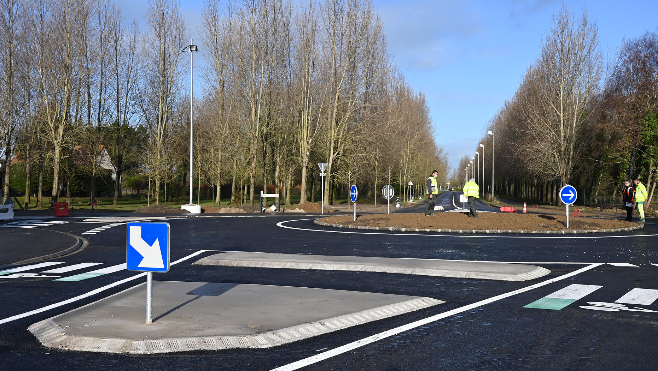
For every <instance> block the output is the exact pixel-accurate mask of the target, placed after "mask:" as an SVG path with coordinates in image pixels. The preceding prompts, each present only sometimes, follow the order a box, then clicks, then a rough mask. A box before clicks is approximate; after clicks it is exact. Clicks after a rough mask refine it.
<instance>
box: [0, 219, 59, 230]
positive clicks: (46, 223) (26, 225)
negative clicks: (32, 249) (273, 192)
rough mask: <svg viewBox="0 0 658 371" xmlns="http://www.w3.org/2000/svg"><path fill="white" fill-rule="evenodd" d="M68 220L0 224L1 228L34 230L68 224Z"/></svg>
mask: <svg viewBox="0 0 658 371" xmlns="http://www.w3.org/2000/svg"><path fill="white" fill-rule="evenodd" d="M67 223H68V221H66V220H38V219H36V220H19V221H15V222H9V223H3V224H0V228H23V229H32V228H38V227H51V226H53V225H60V224H67Z"/></svg>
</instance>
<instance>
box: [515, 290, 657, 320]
mask: <svg viewBox="0 0 658 371" xmlns="http://www.w3.org/2000/svg"><path fill="white" fill-rule="evenodd" d="M602 287H603V286H598V285H578V284H573V285H569V286H567V287H565V288H563V289H561V290H558V291H556V292H554V293H552V294H549V295H546V296H545V297H543V298H541V299H539V300H536V301H534V302H532V303H530V304H528V305H525V306H524V308H533V309H549V310H561V309H564V308H566V307H567V306H568V305H569V304H572V303H574V302H576V301H578V300H580V299H582V298H584V297H585V296H587V295H589V294H591V293H593V292H595V291H596V290H598V289H600V288H602ZM656 300H658V290H653V289H643V288H634V289H632V290H630V291H629V292H627V293H626V294H624V295H623V296H622V297H620V298H619V299H617V300H615V302H614V303H606V302H598V301H596V302H587V304H588V305H582V306H580V308H582V309H591V310H599V311H607V312H620V311H628V312H645V313H658V311H655V310H651V309H646V308H641V307H633V308H631V307H628V306H626V305H625V304H627V305H644V306H649V305H651V304H653V303H654V302H655V301H656Z"/></svg>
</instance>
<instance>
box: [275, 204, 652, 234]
mask: <svg viewBox="0 0 658 371" xmlns="http://www.w3.org/2000/svg"><path fill="white" fill-rule="evenodd" d="M478 212H479V211H478ZM305 220H313V219H294V220H284V221H282V222H278V223H276V226H277V227H280V228H285V229H292V230H297V231H306V232H322V233H340V234H362V235H375V234H386V235H389V236H405V237H406V236H423V237H454V238H492V239H493V238H509V239H530V238H534V239H569V240H574V239H577V240H579V239H586V240H596V239H605V238H634V237H656V236H658V233H654V234H629V235H623V236H620V235H616V236H606V235H599V234H598V233H596V234H594V235H591V236H578V235H539V234H524V235H522V236H519V235H507V234H491V233H490V234H455V233H441V234H439V233H436V234H434V233H433V232H425V233H413V232H407V233H390V232H360V231H345V230H331V229H311V228H298V227H289V226H287V225H284V223H290V222H299V221H305Z"/></svg>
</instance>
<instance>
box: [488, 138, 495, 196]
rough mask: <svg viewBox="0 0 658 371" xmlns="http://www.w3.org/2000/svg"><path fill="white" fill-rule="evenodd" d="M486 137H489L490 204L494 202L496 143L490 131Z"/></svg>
mask: <svg viewBox="0 0 658 371" xmlns="http://www.w3.org/2000/svg"><path fill="white" fill-rule="evenodd" d="M487 135H491V202H493V200H494V160H495V159H496V156H495V155H496V152H495V151H496V141H495V138H494V133H493V131H492V130H489V132H488V133H487Z"/></svg>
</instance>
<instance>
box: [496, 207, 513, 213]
mask: <svg viewBox="0 0 658 371" xmlns="http://www.w3.org/2000/svg"><path fill="white" fill-rule="evenodd" d="M500 211H501V212H503V213H515V212H516V209H515V208H513V207H509V206H504V207H501V208H500Z"/></svg>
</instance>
